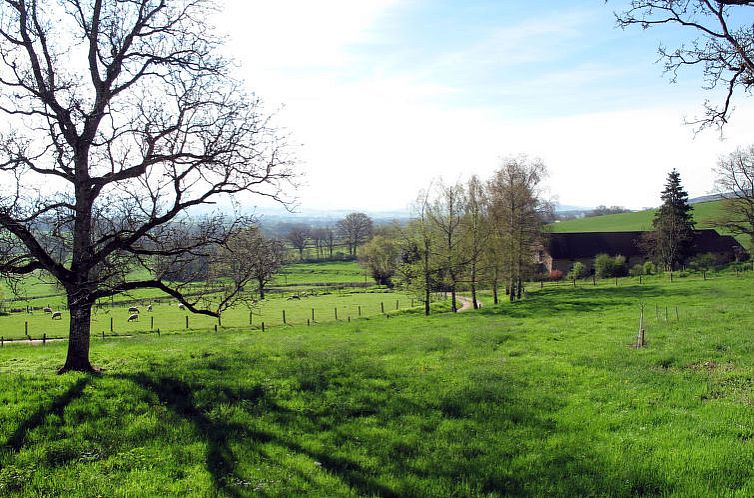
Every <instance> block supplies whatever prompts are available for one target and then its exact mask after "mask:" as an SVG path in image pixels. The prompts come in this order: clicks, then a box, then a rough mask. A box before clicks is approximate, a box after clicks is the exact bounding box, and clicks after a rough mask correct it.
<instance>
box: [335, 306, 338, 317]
mask: <svg viewBox="0 0 754 498" xmlns="http://www.w3.org/2000/svg"><path fill="white" fill-rule="evenodd" d="M335 320H336V321H337V320H338V307H337V306H336V307H335Z"/></svg>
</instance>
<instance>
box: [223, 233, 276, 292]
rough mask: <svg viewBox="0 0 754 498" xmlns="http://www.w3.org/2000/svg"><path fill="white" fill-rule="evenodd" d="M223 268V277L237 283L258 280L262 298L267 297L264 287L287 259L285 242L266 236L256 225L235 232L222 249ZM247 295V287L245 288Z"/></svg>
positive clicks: (241, 284) (242, 284) (237, 284)
mask: <svg viewBox="0 0 754 498" xmlns="http://www.w3.org/2000/svg"><path fill="white" fill-rule="evenodd" d="M223 252H224V255H225V258H223V262H224V268H223V269H222V270H223V271H222V273H221V276H222V277H225V279H230V280H232V281H233V282H234V283H235V285H236V286H244V285H245V284H246V283H247V282H249V281H253V282H254V283H256V286H257V292H258V293H259V299H264V288H265V286H266V285H267V284H268V283H270V281H271V280H272V279H273V278H274V277H275V274H277V272H278V271H279V270H280V268H281V267H282V266H283V264H284V262H285V244H283V242H282V241H280V240H277V239H271V238H267V237H265V236H264V234H262V232H261V231H260V230H259V229H258V228H256V227H254V228H250V229H247V230H244V231H243V232H241V233H239V234H238V235H236V236H235V237H234V238H233V239H231V240H230V242H229V244H228V245H227V247H226V248H225V250H224V251H223ZM244 290H245V291H247V292H246V295H247V296H248V295H251V294H250V293H248V289H244Z"/></svg>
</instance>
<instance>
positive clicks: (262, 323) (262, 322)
mask: <svg viewBox="0 0 754 498" xmlns="http://www.w3.org/2000/svg"><path fill="white" fill-rule="evenodd" d="M262 332H264V322H262Z"/></svg>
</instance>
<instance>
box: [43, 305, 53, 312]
mask: <svg viewBox="0 0 754 498" xmlns="http://www.w3.org/2000/svg"><path fill="white" fill-rule="evenodd" d="M42 311H44V312H45V313H52V308H50V307H49V306H45V307H44V308H42Z"/></svg>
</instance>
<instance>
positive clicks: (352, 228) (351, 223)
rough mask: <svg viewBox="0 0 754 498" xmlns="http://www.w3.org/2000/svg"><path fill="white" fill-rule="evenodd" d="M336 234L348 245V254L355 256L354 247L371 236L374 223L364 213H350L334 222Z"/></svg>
mask: <svg viewBox="0 0 754 498" xmlns="http://www.w3.org/2000/svg"><path fill="white" fill-rule="evenodd" d="M336 228H337V230H338V235H339V236H340V238H341V239H342V240H343V241H344V242H345V244H346V245H347V246H348V254H350V255H351V256H356V248H357V247H359V246H360V245H361V244H363V243H364V242H366V241H367V240H369V239H370V238H371V237H372V232H373V231H374V224H373V223H372V219H371V218H370V217H369V216H367V215H366V214H364V213H350V214H348V215H346V217H345V218H343V219H342V220H340V221H338V223H337V224H336Z"/></svg>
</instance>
